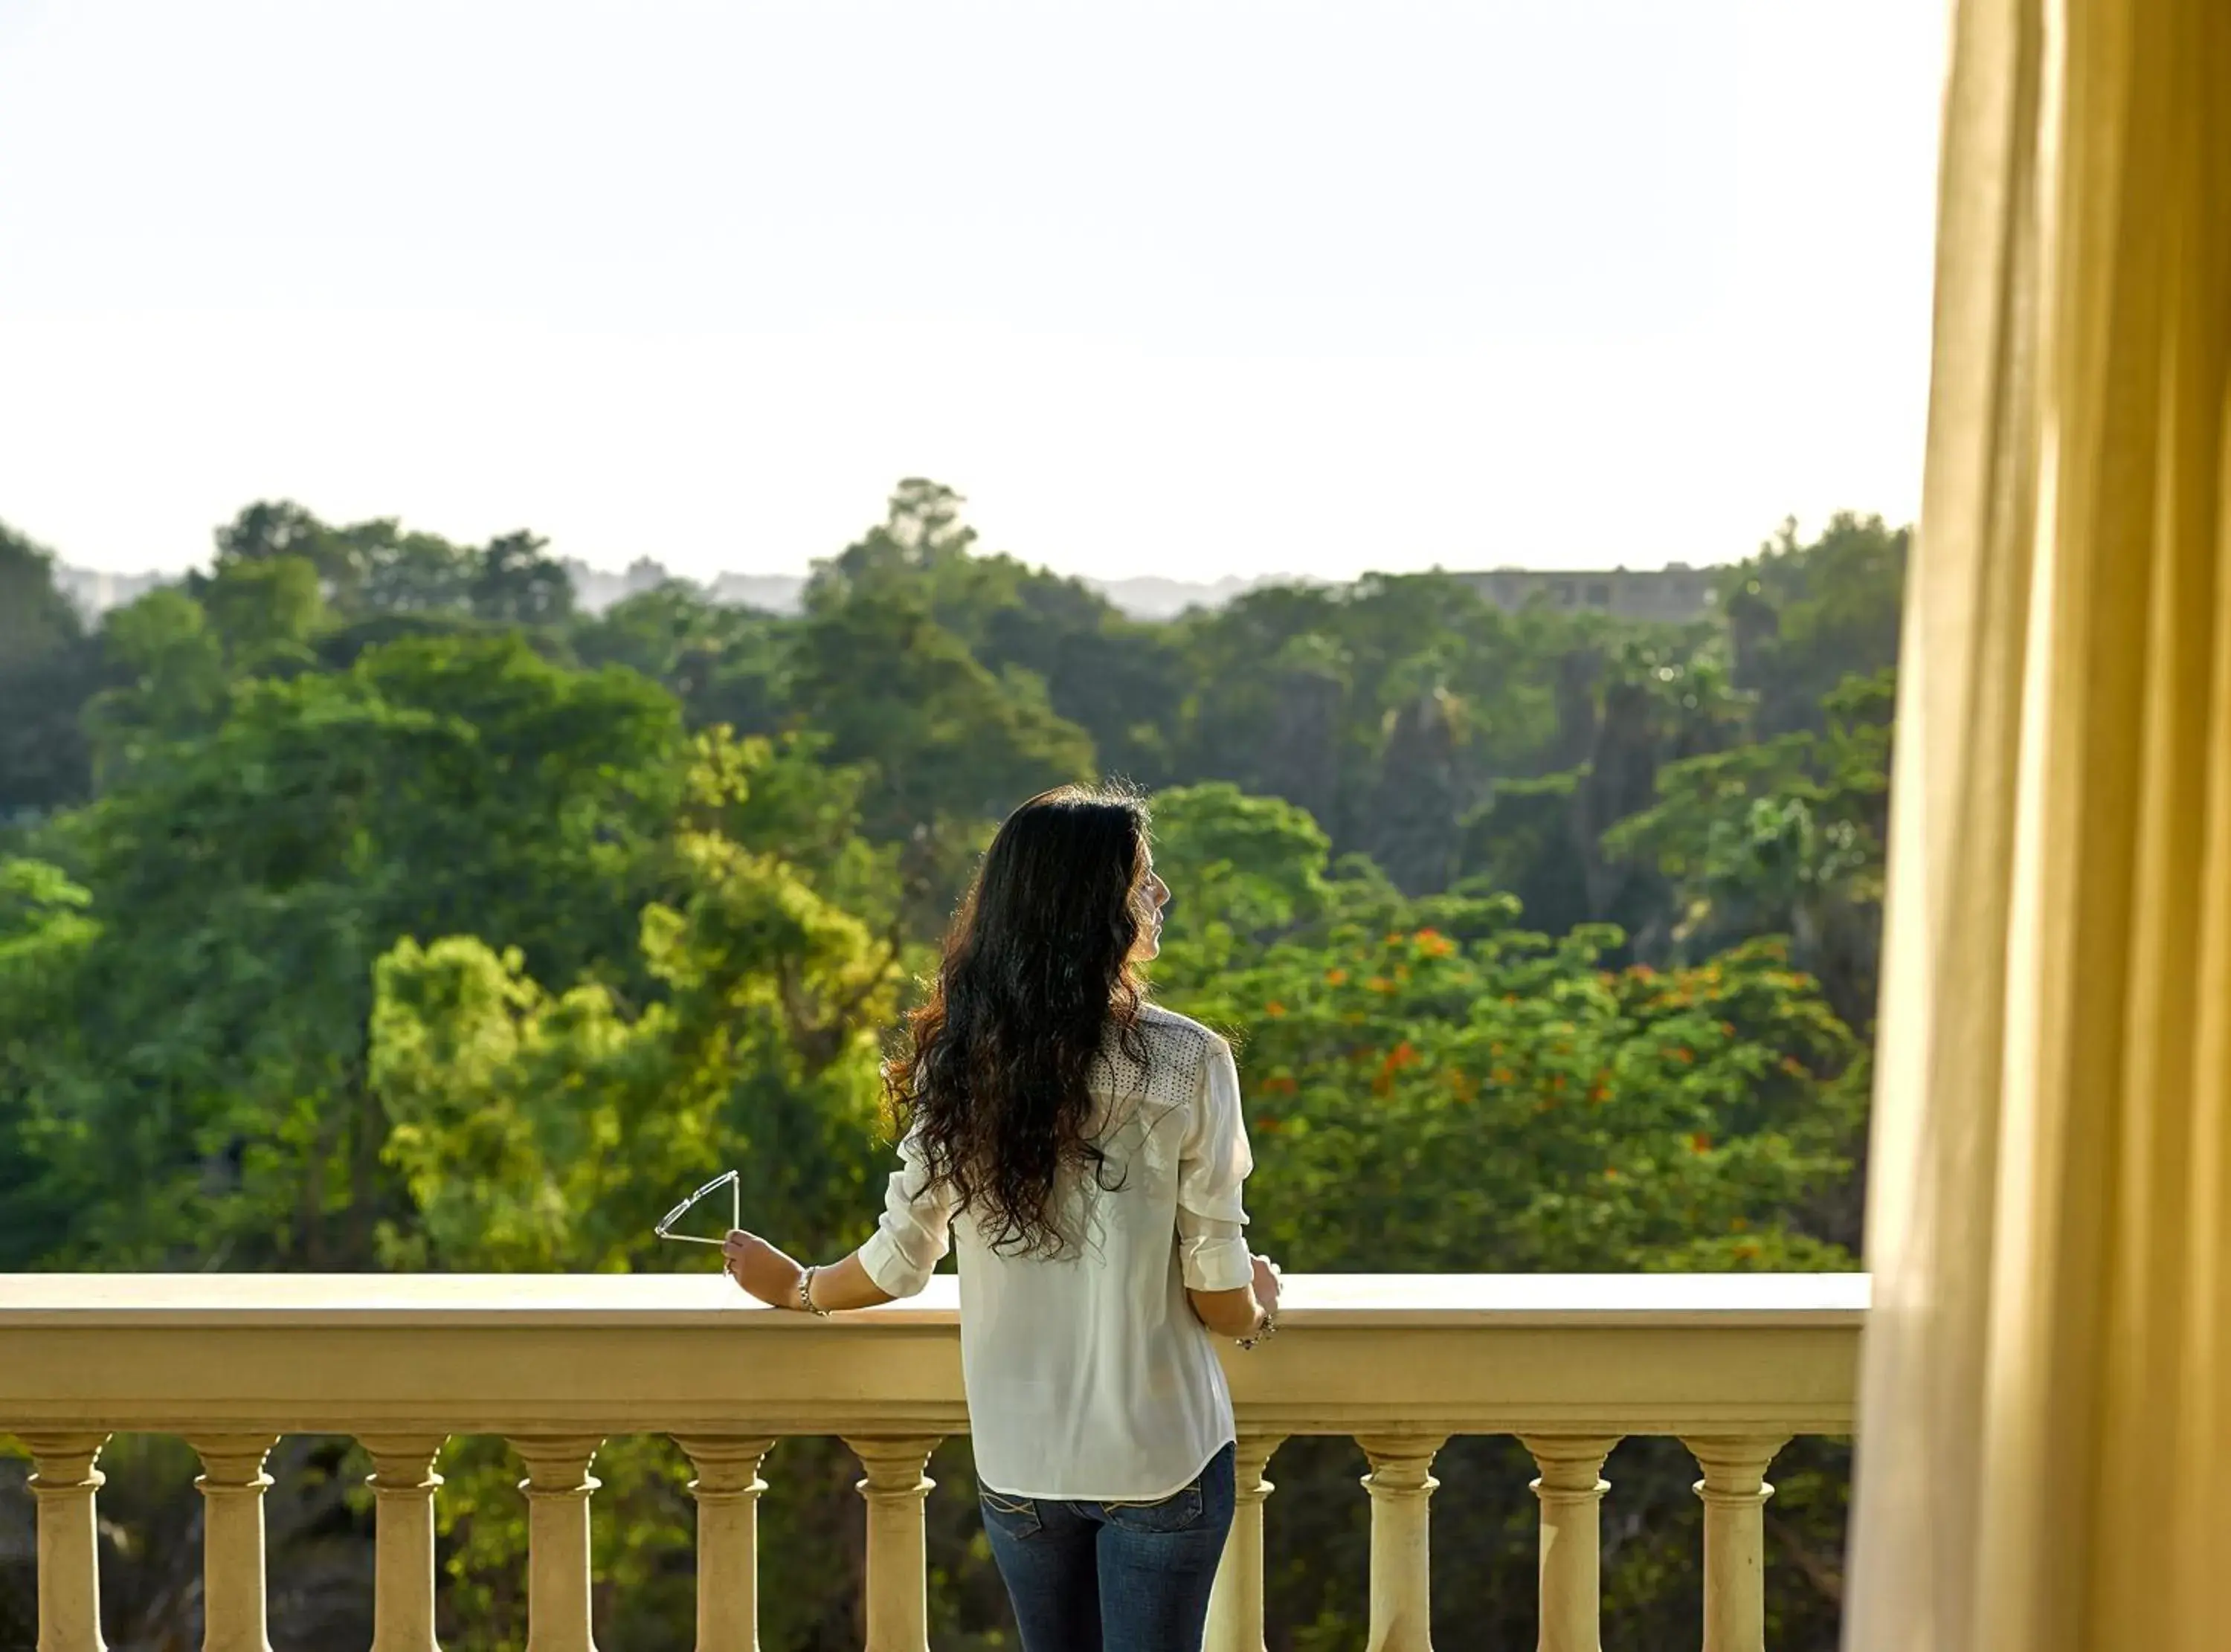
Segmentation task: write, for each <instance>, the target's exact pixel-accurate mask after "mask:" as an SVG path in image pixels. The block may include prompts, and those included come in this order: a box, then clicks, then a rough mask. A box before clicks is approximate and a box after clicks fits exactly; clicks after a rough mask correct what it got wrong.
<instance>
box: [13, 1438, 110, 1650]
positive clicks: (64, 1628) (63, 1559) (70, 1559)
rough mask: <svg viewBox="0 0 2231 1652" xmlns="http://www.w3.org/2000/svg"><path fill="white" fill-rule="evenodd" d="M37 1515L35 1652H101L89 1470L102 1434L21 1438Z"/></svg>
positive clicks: (96, 1532) (97, 1482)
mask: <svg viewBox="0 0 2231 1652" xmlns="http://www.w3.org/2000/svg"><path fill="white" fill-rule="evenodd" d="M23 1443H24V1444H25V1445H27V1446H29V1448H30V1449H31V1468H32V1471H33V1472H32V1475H31V1479H30V1487H31V1495H32V1497H33V1499H34V1500H36V1502H37V1504H38V1508H39V1652H103V1649H104V1648H105V1647H107V1644H108V1643H107V1642H106V1641H104V1640H102V1639H101V1638H100V1526H99V1525H98V1523H97V1522H96V1520H95V1519H94V1507H93V1498H94V1493H95V1492H97V1491H99V1490H100V1487H101V1484H102V1481H103V1479H104V1478H105V1477H104V1476H103V1475H102V1474H101V1472H100V1469H98V1468H94V1466H93V1464H94V1459H95V1458H96V1457H98V1456H100V1448H101V1447H103V1446H105V1445H107V1443H108V1436H107V1435H105V1434H27V1435H25V1436H23Z"/></svg>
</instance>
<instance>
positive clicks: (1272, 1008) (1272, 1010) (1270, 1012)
mask: <svg viewBox="0 0 2231 1652" xmlns="http://www.w3.org/2000/svg"><path fill="white" fill-rule="evenodd" d="M1263 1013H1264V1015H1266V1016H1270V1017H1271V1020H1273V1021H1276V1020H1277V1018H1278V1017H1279V1016H1283V1015H1284V1014H1285V1013H1286V1006H1285V1005H1284V1004H1283V1003H1279V1002H1278V1001H1277V999H1276V998H1273V999H1271V1002H1270V1003H1266V1004H1264V1006H1263Z"/></svg>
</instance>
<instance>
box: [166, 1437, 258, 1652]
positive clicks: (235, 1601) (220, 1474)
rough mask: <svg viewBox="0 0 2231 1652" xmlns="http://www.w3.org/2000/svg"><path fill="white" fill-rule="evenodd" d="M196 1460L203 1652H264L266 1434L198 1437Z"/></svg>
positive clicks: (194, 1441)
mask: <svg viewBox="0 0 2231 1652" xmlns="http://www.w3.org/2000/svg"><path fill="white" fill-rule="evenodd" d="M187 1443H188V1444H190V1445H191V1446H192V1447H193V1449H194V1451H195V1454H196V1455H198V1456H199V1457H200V1458H201V1460H202V1473H201V1477H200V1478H199V1479H197V1480H196V1481H194V1484H195V1485H196V1486H197V1487H200V1488H201V1494H202V1500H203V1504H204V1507H203V1510H202V1652H271V1641H270V1637H269V1633H268V1627H267V1625H266V1623H265V1620H264V1604H263V1494H264V1493H265V1492H266V1491H268V1490H269V1489H270V1487H271V1476H270V1475H267V1474H265V1473H264V1472H263V1460H264V1458H266V1457H268V1455H271V1448H272V1447H273V1446H275V1445H276V1444H278V1443H279V1437H278V1436H276V1435H273V1434H217V1435H204V1436H201V1437H200V1438H198V1439H194V1440H190V1441H189V1442H187Z"/></svg>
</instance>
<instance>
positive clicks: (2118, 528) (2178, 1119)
mask: <svg viewBox="0 0 2231 1652" xmlns="http://www.w3.org/2000/svg"><path fill="white" fill-rule="evenodd" d="M1935 351H1936V357H1935V363H1936V365H1935V377H1934V382H1933V385H1932V389H1931V393H1930V432H1929V453H1928V469H1927V480H1926V483H1925V486H1924V500H1923V507H1922V519H1921V528H1920V534H1919V538H1918V541H1917V550H1916V555H1915V563H1914V568H1913V571H1912V575H1911V584H1910V588H1909V591H1908V596H1907V602H1906V619H1905V626H1906V629H1905V649H1904V671H1903V680H1902V682H1901V686H1900V703H1899V724H1898V758H1897V772H1896V776H1895V786H1894V794H1895V795H1894V799H1893V814H1894V823H1893V826H1892V848H1891V861H1892V864H1891V879H1892V889H1891V900H1890V913H1889V919H1888V933H1887V937H1886V940H1885V967H1884V983H1885V984H1884V1000H1883V1015H1882V1020H1881V1050H1880V1060H1879V1081H1878V1084H1877V1087H1876V1097H1875V1128H1874V1137H1873V1144H1872V1158H1871V1165H1870V1194H1869V1208H1868V1240H1867V1244H1868V1250H1869V1262H1870V1265H1871V1266H1872V1269H1873V1271H1874V1277H1875V1299H1874V1309H1873V1312H1872V1316H1871V1319H1870V1321H1869V1324H1868V1327H1867V1333H1866V1344H1865V1352H1864V1356H1863V1373H1862V1378H1861V1384H1860V1401H1859V1459H1858V1466H1857V1498H1858V1501H1857V1507H1856V1511H1855V1515H1854V1521H1853V1547H1852V1555H1851V1564H1850V1567H1849V1573H1848V1579H1847V1587H1846V1595H1845V1598H1846V1647H1847V1649H1849V1652H2048V1649H2051V1652H2060V1649H2066V1652H2078V1649H2082V1652H2119V1649H2124V1648H2129V1649H2133V1652H2137V1649H2143V1652H2202V1649H2206V1652H2225V1649H2231V500H2227V490H2231V462H2227V454H2226V438H2227V418H2226V400H2227V394H2231V0H1960V3H1957V5H1956V12H1955V21H1954V38H1953V51H1952V71H1951V78H1950V84H1949V87H1948V93H1947V100H1946V107H1945V124H1944V156H1943V177H1942V190H1941V200H1940V205H1939V217H1938V250H1937V314H1936V338H1935Z"/></svg>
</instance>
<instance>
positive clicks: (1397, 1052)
mask: <svg viewBox="0 0 2231 1652" xmlns="http://www.w3.org/2000/svg"><path fill="white" fill-rule="evenodd" d="M1417 1064H1418V1047H1417V1046H1416V1045H1415V1044H1413V1043H1412V1042H1410V1041H1409V1040H1408V1039H1407V1038H1406V1039H1404V1040H1403V1041H1402V1042H1400V1043H1399V1044H1397V1045H1395V1046H1394V1049H1390V1050H1388V1051H1387V1066H1388V1067H1389V1068H1394V1069H1396V1070H1400V1068H1405V1067H1415V1066H1416V1065H1417Z"/></svg>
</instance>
